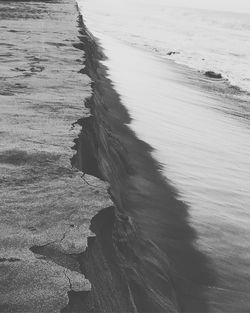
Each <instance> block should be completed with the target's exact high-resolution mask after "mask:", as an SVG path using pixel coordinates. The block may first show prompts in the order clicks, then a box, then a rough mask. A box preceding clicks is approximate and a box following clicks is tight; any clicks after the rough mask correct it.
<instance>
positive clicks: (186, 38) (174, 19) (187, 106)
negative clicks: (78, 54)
mask: <svg viewBox="0 0 250 313" xmlns="http://www.w3.org/2000/svg"><path fill="white" fill-rule="evenodd" d="M79 4H80V8H81V10H82V14H83V17H84V18H85V20H86V24H87V26H88V27H89V29H90V31H92V32H93V33H94V35H95V36H96V37H97V38H99V40H100V43H101V44H102V46H103V48H104V52H105V54H106V55H107V57H108V59H107V60H106V61H105V62H104V63H105V65H107V67H108V73H109V75H110V78H111V79H112V81H113V83H114V86H115V88H116V90H117V91H118V92H119V93H120V95H121V99H122V102H123V104H124V105H125V106H126V107H127V108H128V110H129V112H130V114H131V116H132V118H133V121H132V123H131V127H132V129H133V130H135V132H136V133H137V135H138V136H139V138H141V139H143V140H145V141H146V142H148V143H149V144H151V145H152V146H153V147H154V148H155V151H154V156H155V158H156V159H157V160H158V161H159V162H161V163H162V164H163V173H164V175H165V176H166V178H167V179H168V180H170V182H171V183H172V184H173V185H174V186H175V187H176V188H177V190H178V191H179V197H180V198H181V199H182V200H184V201H185V202H186V203H187V204H188V205H189V207H190V209H189V212H190V222H191V223H192V225H193V227H194V228H195V229H196V231H197V232H198V241H197V245H198V246H199V248H200V249H201V250H202V251H204V252H205V253H206V254H207V255H208V256H209V257H210V258H211V260H212V262H213V265H214V268H215V270H216V272H217V274H218V281H217V284H216V286H210V287H209V288H208V299H209V303H210V311H211V312H227V313H228V312H232V313H235V312H249V311H250V299H249V294H250V284H249V281H250V264H249V263H250V262H249V260H250V231H249V225H250V127H249V114H248V112H249V105H250V103H249V102H250V99H249V95H248V93H247V90H249V86H248V84H247V83H246V82H247V81H248V80H249V77H250V75H249V72H248V70H249V69H248V67H247V64H249V56H248V55H247V49H248V50H249V42H247V36H248V33H247V29H248V30H249V27H250V22H249V21H250V19H248V17H249V16H247V15H245V14H239V13H235V14H233V13H228V12H214V11H204V10H195V9H183V8H169V7H167V6H165V5H164V2H163V1H159V0H158V1H156V2H154V3H152V2H151V4H150V1H141V0H136V1H133V2H132V1H126V2H124V3H114V2H113V1H110V0H102V1H98V0H91V1H89V0H87V1H82V2H81V1H80V2H79ZM142 4H143V5H142ZM156 4H157V5H156ZM170 51H175V52H180V53H179V54H172V55H171V56H168V55H167V53H168V52H170ZM169 58H173V59H174V60H175V61H176V64H174V62H172V61H171V60H168V59H169ZM181 64H185V65H188V66H189V67H186V66H183V65H181ZM243 69H244V71H243ZM198 70H200V71H205V70H214V71H216V72H220V73H222V74H223V76H224V77H226V78H227V79H228V80H229V82H224V81H219V82H218V81H213V80H211V81H209V80H205V79H203V78H202V77H203V75H202V73H198ZM230 84H231V85H232V84H235V85H236V87H237V86H238V87H239V88H241V89H242V91H240V89H237V88H236V90H238V93H237V97H235V95H234V94H232V93H231V91H230V90H231V88H230V86H231V85H230ZM233 90H235V88H233ZM243 90H245V91H243ZM183 261H184V262H185V260H183Z"/></svg>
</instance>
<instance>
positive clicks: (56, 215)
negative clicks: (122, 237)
mask: <svg viewBox="0 0 250 313" xmlns="http://www.w3.org/2000/svg"><path fill="white" fill-rule="evenodd" d="M78 35H79V34H78V30H77V10H76V7H75V3H74V2H72V1H64V0H63V1H60V2H58V3H55V2H50V3H49V2H47V3H45V2H21V1H18V2H15V1H11V2H8V1H4V2H2V1H0V73H1V74H0V75H1V79H0V217H1V218H0V312H1V313H7V312H12V313H13V312H19V313H20V312H23V313H52V312H60V310H61V308H63V307H65V306H66V305H67V303H68V295H67V293H68V292H72V291H74V292H75V293H76V294H80V295H81V296H82V295H83V294H84V293H86V292H88V291H89V290H90V288H91V285H90V283H89V281H88V280H86V279H85V277H84V275H82V273H81V271H80V269H79V263H78V262H77V255H78V254H79V253H81V252H83V251H84V250H85V248H86V245H87V237H89V236H90V235H91V232H90V231H89V223H90V220H91V218H92V217H93V216H94V215H95V214H96V213H97V212H98V211H99V210H100V209H102V208H105V207H109V206H110V205H112V202H111V201H110V197H109V195H108V193H107V186H106V185H107V184H106V183H104V182H102V181H100V180H99V179H96V178H95V177H88V178H87V179H88V181H89V182H90V183H91V185H93V187H92V186H89V185H87V184H86V183H85V182H84V181H83V180H82V179H81V173H80V172H79V171H77V170H73V169H72V166H71V163H70V158H71V157H72V155H73V153H74V152H73V151H72V149H71V147H72V146H73V144H74V143H73V140H74V138H75V137H76V136H77V134H78V133H79V130H80V129H79V127H78V129H77V127H75V128H74V129H73V128H72V123H74V122H75V121H76V120H77V119H78V118H80V117H82V116H88V115H89V111H88V109H86V108H85V107H84V100H85V99H86V98H87V97H89V96H90V95H91V88H90V85H89V83H90V80H89V78H88V77H87V76H86V75H81V74H80V73H79V71H80V70H81V68H82V67H83V54H82V51H80V50H79V49H76V48H74V46H73V44H75V43H77V42H79V39H78V37H77V36H78Z"/></svg>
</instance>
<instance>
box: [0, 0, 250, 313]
mask: <svg viewBox="0 0 250 313" xmlns="http://www.w3.org/2000/svg"><path fill="white" fill-rule="evenodd" d="M79 5H80V7H79V6H78V4H77V3H76V2H74V1H69V0H63V1H60V2H59V1H58V2H57V1H0V30H1V39H0V46H1V52H0V60H1V64H0V69H1V73H2V75H1V76H2V78H1V81H0V85H1V90H0V98H1V101H0V110H1V124H0V127H1V128H0V133H1V142H0V171H1V177H0V179H1V191H0V193H1V203H0V214H1V222H0V234H1V239H0V243H1V244H0V245H1V250H0V290H1V292H0V311H1V312H3V313H7V312H23V313H36V312H37V313H41V312H44V313H45V312H48V313H52V312H62V313H66V312H67V313H70V312H72V313H73V312H74V313H81V312H85V313H86V312H87V313H88V312H89V313H91V312H92V313H97V312H100V313H104V312H105V313H112V312H113V313H118V312H120V313H125V312H127V313H132V312H148V313H156V312H159V313H160V312H171V313H177V312H197V313H198V312H199V313H200V312H202V313H205V312H227V313H228V312H232V313H235V312H236V311H237V312H248V309H249V307H248V303H247V297H248V289H249V287H248V283H247V281H248V276H249V274H248V271H247V269H248V266H247V264H245V263H244V262H245V259H246V255H248V254H247V253H248V252H247V251H248V245H247V236H248V231H247V222H248V220H249V215H248V213H247V212H245V202H247V201H248V198H247V195H248V190H247V188H248V187H247V186H248V184H247V182H248V161H247V160H248V158H247V155H248V153H249V151H250V147H249V149H248V146H249V144H248V136H249V129H248V127H246V128H244V127H243V126H242V125H246V124H247V120H248V117H249V112H248V110H247V109H246V107H245V102H244V101H243V100H242V99H241V100H240V101H239V99H238V98H237V103H238V108H237V107H236V106H235V103H236V101H235V98H234V97H236V96H237V92H236V91H235V89H234V90H233V91H232V92H231V94H230V95H229V93H228V92H227V93H226V92H225V93H224V95H225V96H224V98H222V95H221V94H222V93H221V90H222V89H223V90H224V91H225V90H232V88H231V87H230V85H228V84H227V85H226V84H225V81H223V80H211V79H208V78H206V77H205V76H204V75H203V74H202V73H197V72H195V71H194V70H193V69H190V68H189V69H188V68H186V67H184V66H183V65H180V64H174V63H173V62H172V61H171V60H167V61H166V60H165V59H164V60H163V59H161V58H159V57H157V56H155V55H152V54H149V53H147V52H145V51H144V50H142V49H140V48H138V47H131V46H129V45H127V44H125V43H124V42H121V41H119V40H117V38H112V37H111V36H109V35H108V34H103V33H100V32H99V33H98V32H96V31H95V32H94V35H93V34H92V33H91V31H92V29H89V28H87V26H88V23H87V26H86V24H85V19H84V18H85V16H84V7H82V5H81V4H79ZM197 82H199V83H197ZM214 86H215V87H214ZM225 86H226V87H225ZM230 88H231V89H230ZM222 99H223V101H222ZM222 103H223V105H221V104H222ZM239 112H241V114H240V113H239ZM229 121H230V123H229ZM228 138H230V144H229V141H227V140H228ZM227 142H228V144H227ZM243 145H244V147H245V150H244V151H243V150H241V149H242V146H243ZM197 152H198V153H197ZM239 156H240V157H239ZM237 162H238V165H237V169H235V168H234V167H235V164H236V163H237ZM232 173H233V174H232ZM237 184H238V185H237ZM210 186H212V187H210ZM236 186H237V187H236ZM225 189H227V193H226V192H225ZM217 195H218V197H216V196H217ZM221 195H222V196H223V201H224V202H223V205H222V204H221V203H222V202H221V197H222V196H221ZM230 195H233V196H235V195H236V196H235V199H239V200H237V201H238V203H237V202H235V203H234V202H233V201H232V199H233V196H232V197H231V198H230ZM214 203H215V204H216V205H214ZM239 203H240V204H239ZM230 204H231V206H230ZM241 204H242V206H241ZM225 207H226V208H227V210H225ZM235 208H237V212H238V213H239V215H238V216H237V218H238V219H239V222H240V223H239V224H237V223H236V222H235V219H236V214H235ZM239 225H240V226H239ZM239 238H241V239H242V240H243V241H242V243H240V241H239V240H238V239H239ZM243 246H245V247H246V249H245V250H244V253H243V252H242V249H243ZM231 248H232V249H231ZM230 249H231V250H230ZM237 264H240V266H239V268H238V269H237V271H236V272H235V274H233V273H232V268H234V269H235V268H236V267H237ZM231 273H232V274H231ZM236 294H237V301H235V296H236Z"/></svg>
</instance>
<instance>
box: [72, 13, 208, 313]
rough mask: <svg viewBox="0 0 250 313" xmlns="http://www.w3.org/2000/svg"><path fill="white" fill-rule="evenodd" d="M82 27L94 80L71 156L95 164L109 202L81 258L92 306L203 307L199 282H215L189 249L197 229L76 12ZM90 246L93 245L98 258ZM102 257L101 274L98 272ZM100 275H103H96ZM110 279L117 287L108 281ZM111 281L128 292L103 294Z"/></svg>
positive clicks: (111, 309)
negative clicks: (89, 151)
mask: <svg viewBox="0 0 250 313" xmlns="http://www.w3.org/2000/svg"><path fill="white" fill-rule="evenodd" d="M80 33H81V35H83V36H82V38H81V40H82V43H83V46H82V48H83V47H84V48H85V53H86V61H87V63H86V70H85V73H87V74H88V75H89V76H90V77H91V79H92V88H93V95H92V98H91V99H90V100H89V101H88V103H87V107H89V108H90V110H91V113H92V115H93V116H92V117H91V118H88V119H87V120H86V119H85V120H83V121H81V122H80V123H81V124H82V127H83V131H82V133H81V135H80V136H79V140H78V142H77V143H76V149H77V156H76V157H75V158H74V159H73V163H74V164H78V166H79V168H80V169H81V170H83V171H84V172H87V173H88V171H87V170H88V166H86V165H84V166H82V164H83V163H84V160H86V159H87V160H91V162H90V163H89V165H90V172H89V173H93V167H94V168H96V166H97V167H98V169H99V170H98V177H104V179H105V180H107V181H108V182H109V184H110V194H111V198H112V200H113V202H114V203H115V207H114V208H108V209H106V210H105V211H102V212H100V213H99V214H98V215H97V216H96V217H94V218H93V220H92V228H93V231H94V233H95V234H96V238H95V239H91V243H90V245H89V247H88V249H87V251H86V255H85V256H82V257H81V263H83V268H84V270H85V272H84V273H85V274H86V277H88V278H89V280H90V281H91V282H92V284H93V285H94V289H96V290H95V293H94V294H93V295H92V299H91V300H89V302H90V303H91V304H89V305H90V307H94V308H95V309H94V310H95V311H96V312H100V310H101V308H102V310H103V308H107V309H106V311H107V312H115V311H116V312H117V311H121V312H130V311H131V310H132V308H134V309H136V310H137V311H138V312H162V311H165V310H168V311H170V312H176V311H179V310H180V311H197V312H198V311H203V312H205V311H206V310H207V305H206V300H205V295H204V294H203V291H205V289H206V288H205V289H204V290H202V286H203V288H204V286H206V285H211V284H213V282H214V278H213V274H212V271H211V268H210V266H209V262H208V260H207V259H206V257H205V256H204V255H203V254H202V253H200V252H199V251H198V250H197V249H196V248H194V245H193V243H194V241H195V239H196V235H195V232H194V230H193V229H192V228H191V227H190V226H189V224H188V214H187V208H186V206H185V205H184V204H183V202H181V201H179V200H177V195H176V192H175V190H174V188H173V187H171V186H170V185H169V184H168V183H167V182H166V181H165V179H164V178H163V176H162V174H161V173H160V168H161V167H160V165H159V164H158V163H157V162H156V161H155V160H154V159H153V158H152V156H151V154H150V153H151V151H152V148H151V147H150V146H149V145H148V144H146V143H145V142H143V141H141V140H139V139H138V138H137V137H136V136H135V134H134V133H133V131H131V130H130V128H129V127H128V126H127V125H126V124H129V122H130V117H129V114H128V112H127V110H126V109H125V107H124V106H123V105H122V104H121V101H120V97H119V95H118V94H117V93H116V91H115V90H114V88H113V86H112V83H111V81H110V79H109V78H107V69H106V68H105V66H104V65H102V64H101V61H102V60H103V59H104V58H105V57H104V56H103V53H102V50H101V49H100V47H99V46H98V44H96V42H95V41H94V40H93V38H89V37H88V31H86V27H85V26H84V24H83V21H82V18H81V17H80ZM86 47H87V49H86ZM86 140H87V146H88V147H89V146H90V145H91V143H92V155H91V156H89V155H88V156H86V151H84V145H85V144H86ZM93 143H94V147H93ZM93 164H95V166H93ZM152 208H154V209H152ZM111 220H113V222H111ZM103 221H104V222H103ZM105 221H106V222H105ZM166 221H167V222H166ZM110 228H111V229H110ZM163 238H165V239H163ZM93 251H95V253H96V254H97V251H98V257H97V256H96V255H95V253H94V252H93ZM101 251H102V252H101ZM100 253H101V254H100ZM153 256H154V257H153ZM183 258H185V259H186V262H185V264H183V262H182V260H183ZM150 259H151V260H150ZM170 259H171V260H172V261H171V262H170V261H169V260H170ZM101 260H102V261H101ZM102 262H104V263H105V264H106V267H107V268H106V272H107V273H106V274H107V276H106V274H105V275H104V274H103V273H102V272H101V268H102V265H101V264H100V263H102ZM91 264H95V265H96V268H94V267H93V266H92V265H91ZM97 270H100V273H98V274H97V273H96V271H97ZM174 273H177V274H174ZM102 275H103V276H106V277H102V279H100V276H102ZM108 277H109V278H108ZM121 277H122V279H121ZM178 277H182V278H181V279H180V278H178ZM111 278H112V281H114V282H115V283H114V285H115V286H116V288H114V286H113V285H112V284H109V281H110V279H111ZM101 284H104V285H103V286H102V285H101ZM117 286H118V288H119V289H124V290H125V291H126V292H125V293H126V294H127V296H126V297H127V299H124V298H123V297H121V294H120V293H119V292H117V293H115V295H116V297H115V298H116V299H113V298H112V299H110V297H107V289H110V291H109V292H108V294H110V293H111V294H113V296H114V292H115V291H114V290H116V289H117ZM145 286H147V287H146V288H145ZM105 289H106V290H105ZM104 290H105V291H104ZM90 297H91V296H90ZM99 298H100V299H101V300H100V299H99ZM117 299H119V301H118V302H116V301H117ZM146 299H148V301H147V300H146ZM191 299H192V300H191ZM124 300H126V301H125V302H124ZM100 301H101V302H100ZM98 302H99V303H98ZM122 303H123V304H122ZM121 304H122V306H121ZM118 307H119V308H120V309H118V310H117V308H118Z"/></svg>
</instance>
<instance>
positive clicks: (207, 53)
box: [78, 0, 250, 91]
mask: <svg viewBox="0 0 250 313" xmlns="http://www.w3.org/2000/svg"><path fill="white" fill-rule="evenodd" d="M78 2H79V3H80V5H82V6H83V10H84V11H83V13H84V16H85V17H86V22H87V25H88V26H89V28H90V29H91V31H100V32H102V33H104V34H107V35H111V36H112V37H114V38H116V39H119V40H121V41H123V42H125V43H128V44H129V45H132V46H136V47H139V48H142V49H145V50H146V51H149V52H151V53H154V54H156V55H158V56H161V57H164V58H170V59H173V60H175V61H176V62H177V63H180V64H185V65H188V66H190V67H191V68H194V69H196V70H200V71H209V70H212V71H215V72H220V73H222V75H223V77H225V78H226V79H229V81H230V83H231V84H233V85H237V86H239V87H240V88H242V89H244V90H248V91H250V55H249V51H250V40H249V39H250V37H249V30H250V15H249V14H246V13H231V12H220V11H211V10H202V9H192V8H184V7H182V8H180V7H179V8H175V7H170V6H169V5H168V1H165V0H155V1H150V0H135V1H134V0H127V1H115V0H105V1H100V0H91V1H89V0H80V1H78ZM171 51H172V52H177V53H176V54H172V55H170V56H169V55H168V53H169V52H171Z"/></svg>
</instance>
